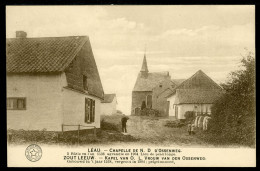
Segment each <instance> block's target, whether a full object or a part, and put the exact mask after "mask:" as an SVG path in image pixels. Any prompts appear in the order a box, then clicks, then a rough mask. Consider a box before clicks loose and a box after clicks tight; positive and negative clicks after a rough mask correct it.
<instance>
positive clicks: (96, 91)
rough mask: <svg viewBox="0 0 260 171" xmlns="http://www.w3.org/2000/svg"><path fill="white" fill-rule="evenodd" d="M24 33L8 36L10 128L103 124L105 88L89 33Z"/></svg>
mask: <svg viewBox="0 0 260 171" xmlns="http://www.w3.org/2000/svg"><path fill="white" fill-rule="evenodd" d="M26 35H27V34H26V33H25V32H23V31H18V32H16V38H8V39H6V70H7V76H6V79H7V128H10V129H24V130H41V129H44V128H45V129H47V131H61V130H62V125H79V124H80V125H83V126H90V127H82V128H81V129H86V128H92V127H94V126H95V127H96V128H100V113H101V111H100V105H101V100H103V96H104V92H103V88H102V84H101V80H100V77H99V73H98V69H97V66H96V62H95V59H94V56H93V53H92V49H91V45H90V41H89V38H88V37H87V36H71V37H41V38H27V36H26ZM63 129H64V131H66V130H76V129H78V126H71V127H66V126H65V127H63Z"/></svg>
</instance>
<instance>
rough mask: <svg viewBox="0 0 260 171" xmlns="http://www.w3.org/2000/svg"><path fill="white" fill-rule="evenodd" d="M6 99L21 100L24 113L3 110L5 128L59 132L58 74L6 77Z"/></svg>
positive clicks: (60, 86) (59, 91)
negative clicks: (5, 113)
mask: <svg viewBox="0 0 260 171" xmlns="http://www.w3.org/2000/svg"><path fill="white" fill-rule="evenodd" d="M6 79H7V87H6V88H7V97H25V98H26V109H25V110H7V128H10V129H24V130H42V129H44V128H45V129H47V131H60V130H61V123H62V116H61V110H62V98H61V93H62V86H63V85H62V84H64V83H62V81H61V80H62V79H61V74H55V75H54V74H48V75H46V74H45V75H43V74H42V75H39V74H38V75H36V74H35V75H29V74H16V75H7V77H6Z"/></svg>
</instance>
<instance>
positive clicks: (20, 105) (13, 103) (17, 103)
mask: <svg viewBox="0 0 260 171" xmlns="http://www.w3.org/2000/svg"><path fill="white" fill-rule="evenodd" d="M6 105H7V110H25V109H26V98H24V97H8V98H7V102H6Z"/></svg>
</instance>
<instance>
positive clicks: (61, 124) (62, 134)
mask: <svg viewBox="0 0 260 171" xmlns="http://www.w3.org/2000/svg"><path fill="white" fill-rule="evenodd" d="M61 132H62V135H63V124H61Z"/></svg>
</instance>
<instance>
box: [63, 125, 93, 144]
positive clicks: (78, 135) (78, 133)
mask: <svg viewBox="0 0 260 171" xmlns="http://www.w3.org/2000/svg"><path fill="white" fill-rule="evenodd" d="M66 126H77V127H78V144H79V131H80V127H88V128H94V129H93V134H94V136H95V137H96V135H97V130H96V127H95V126H85V125H65V124H61V131H62V134H63V132H64V127H66Z"/></svg>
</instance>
